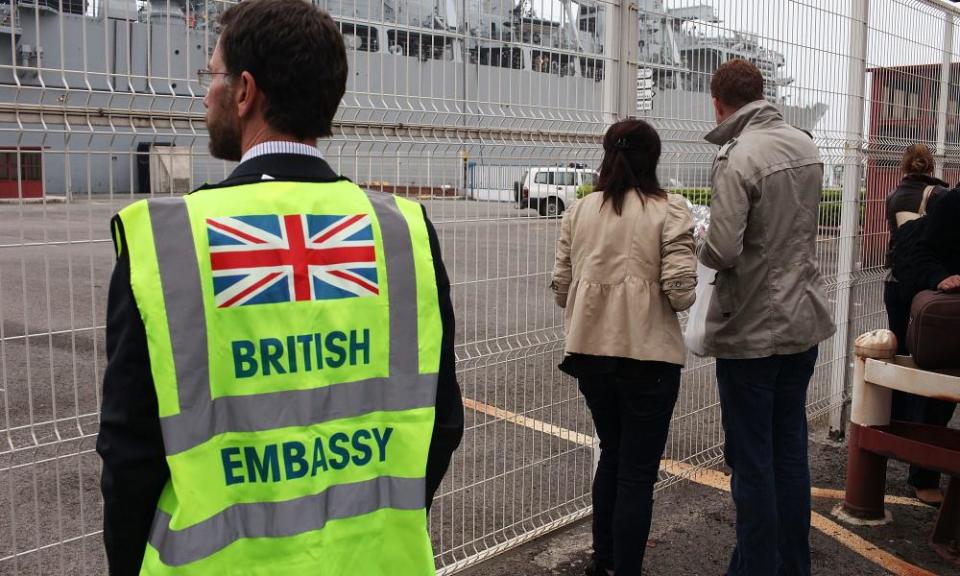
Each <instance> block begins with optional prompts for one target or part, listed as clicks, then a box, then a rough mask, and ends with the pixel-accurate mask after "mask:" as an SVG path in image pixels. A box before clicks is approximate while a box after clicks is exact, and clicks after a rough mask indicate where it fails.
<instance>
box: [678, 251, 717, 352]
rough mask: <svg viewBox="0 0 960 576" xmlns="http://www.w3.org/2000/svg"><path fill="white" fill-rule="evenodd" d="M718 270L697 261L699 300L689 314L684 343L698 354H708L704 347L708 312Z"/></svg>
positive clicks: (688, 348)
mask: <svg viewBox="0 0 960 576" xmlns="http://www.w3.org/2000/svg"><path fill="white" fill-rule="evenodd" d="M716 276H717V271H716V270H714V269H713V268H707V267H706V266H704V265H703V264H701V263H700V262H697V300H696V301H695V302H694V303H693V306H691V307H690V314H689V316H687V328H686V330H684V332H683V343H684V344H685V345H686V346H687V350H690V351H691V352H693V353H694V354H696V355H697V356H706V353H705V352H704V349H703V343H704V339H705V338H706V335H707V312H708V311H709V310H710V300H712V299H713V283H714V280H715V278H716Z"/></svg>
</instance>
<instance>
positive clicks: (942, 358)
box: [907, 290, 960, 370]
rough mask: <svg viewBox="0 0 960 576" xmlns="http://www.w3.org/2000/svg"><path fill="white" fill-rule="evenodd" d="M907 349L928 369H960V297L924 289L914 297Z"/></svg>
mask: <svg viewBox="0 0 960 576" xmlns="http://www.w3.org/2000/svg"><path fill="white" fill-rule="evenodd" d="M907 349H908V350H909V351H910V354H911V355H912V356H913V361H914V362H915V363H916V365H917V366H918V367H920V368H923V369H925V370H938V369H943V368H960V294H953V293H947V292H939V291H936V290H924V291H922V292H920V293H918V294H917V295H916V296H914V297H913V302H912V303H911V305H910V320H909V324H907Z"/></svg>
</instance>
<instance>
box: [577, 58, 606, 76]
mask: <svg viewBox="0 0 960 576" xmlns="http://www.w3.org/2000/svg"><path fill="white" fill-rule="evenodd" d="M580 74H581V75H582V76H583V77H584V78H593V79H594V80H603V60H598V59H596V58H584V57H582V56H581V57H580Z"/></svg>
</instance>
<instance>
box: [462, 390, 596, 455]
mask: <svg viewBox="0 0 960 576" xmlns="http://www.w3.org/2000/svg"><path fill="white" fill-rule="evenodd" d="M463 405H464V406H466V407H467V408H469V409H471V410H474V411H476V412H480V413H482V414H486V415H487V416H493V417H494V418H499V419H500V420H506V421H507V422H512V423H514V424H517V425H519V426H523V427H525V428H529V429H531V430H536V431H537V432H543V433H544V434H549V435H551V436H555V437H557V438H561V439H563V440H568V441H570V442H574V443H576V444H580V445H581V446H593V436H588V435H587V434H581V433H579V432H574V431H573V430H569V429H567V428H561V427H560V426H555V425H553V424H550V423H547V422H544V421H542V420H535V419H533V418H528V417H526V416H522V415H520V414H517V413H516V412H510V411H509V410H504V409H503V408H497V407H495V406H491V405H489V404H484V403H483V402H477V401H476V400H471V399H470V398H464V399H463Z"/></svg>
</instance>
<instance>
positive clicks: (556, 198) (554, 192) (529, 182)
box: [516, 166, 600, 218]
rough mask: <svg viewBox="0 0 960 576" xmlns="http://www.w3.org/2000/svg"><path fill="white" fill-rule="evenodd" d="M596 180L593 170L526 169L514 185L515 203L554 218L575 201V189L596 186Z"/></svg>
mask: <svg viewBox="0 0 960 576" xmlns="http://www.w3.org/2000/svg"><path fill="white" fill-rule="evenodd" d="M599 178H600V174H599V173H598V172H597V171H596V170H592V169H590V168H584V167H581V166H577V167H561V166H543V167H539V168H530V169H529V170H527V172H526V173H525V174H524V175H523V179H522V180H520V182H517V184H516V198H517V203H518V204H519V205H520V207H521V208H532V209H534V210H536V211H537V212H539V213H540V215H541V216H547V217H551V218H556V217H557V216H559V215H560V214H563V211H564V210H566V209H567V208H569V207H570V205H571V204H573V202H574V200H576V199H577V188H579V187H580V186H585V185H586V186H596V185H597V180H598V179H599Z"/></svg>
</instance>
